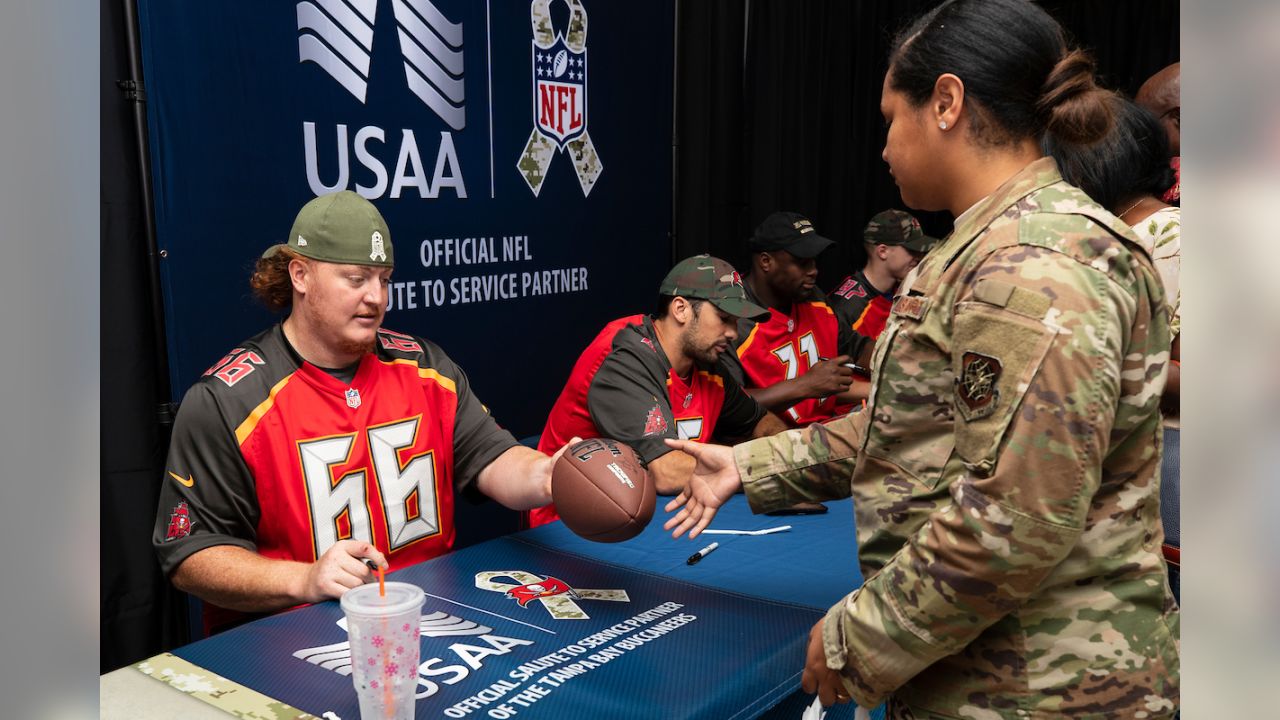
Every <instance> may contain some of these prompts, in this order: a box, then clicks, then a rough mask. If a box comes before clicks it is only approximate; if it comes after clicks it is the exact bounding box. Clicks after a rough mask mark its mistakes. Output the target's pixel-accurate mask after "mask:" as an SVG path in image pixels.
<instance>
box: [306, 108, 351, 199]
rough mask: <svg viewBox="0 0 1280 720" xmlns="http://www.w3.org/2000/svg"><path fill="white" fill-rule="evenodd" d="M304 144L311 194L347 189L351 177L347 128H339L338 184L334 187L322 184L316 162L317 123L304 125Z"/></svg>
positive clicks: (341, 126) (344, 126) (318, 194)
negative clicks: (348, 161)
mask: <svg viewBox="0 0 1280 720" xmlns="http://www.w3.org/2000/svg"><path fill="white" fill-rule="evenodd" d="M302 143H303V147H304V152H305V154H306V156H307V185H310V186H311V192H312V193H314V194H315V195H317V196H320V195H324V194H325V193H331V192H336V191H338V190H344V189H346V187H347V178H348V177H349V173H348V172H347V126H346V125H339V126H338V182H336V183H334V184H333V185H325V184H324V183H322V182H320V166H319V164H318V163H317V162H316V124H315V123H313V122H304V123H302Z"/></svg>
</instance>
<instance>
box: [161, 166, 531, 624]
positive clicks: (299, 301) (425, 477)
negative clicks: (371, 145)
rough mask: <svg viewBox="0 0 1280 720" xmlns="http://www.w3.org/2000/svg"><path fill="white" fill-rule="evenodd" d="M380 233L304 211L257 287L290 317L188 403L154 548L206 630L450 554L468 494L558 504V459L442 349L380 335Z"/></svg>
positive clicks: (367, 211) (326, 212)
mask: <svg viewBox="0 0 1280 720" xmlns="http://www.w3.org/2000/svg"><path fill="white" fill-rule="evenodd" d="M393 261H394V254H393V248H392V245H391V233H390V231H389V230H388V229H387V225H386V222H385V221H384V220H383V218H382V216H381V215H380V214H379V213H378V210H377V208H375V207H374V206H373V205H372V204H371V203H370V202H369V201H368V200H365V199H364V198H362V197H360V196H359V195H357V194H355V193H353V192H349V191H343V192H338V193H333V194H329V195H324V196H321V197H318V198H315V199H314V200H312V201H311V202H308V203H307V204H306V205H305V206H304V207H303V208H302V210H301V211H300V212H299V213H298V216H297V219H296V220H295V221H294V224H293V228H292V230H291V231H290V233H289V239H288V242H287V243H284V244H280V245H275V246H273V247H271V248H269V249H268V250H267V251H266V253H265V254H264V255H263V256H262V258H260V259H259V260H258V263H257V266H256V268H255V271H254V274H253V277H252V280H251V285H252V287H253V289H254V292H255V294H256V295H257V296H258V297H259V298H260V299H261V300H263V301H264V303H265V304H266V305H267V306H268V307H269V308H271V309H273V310H285V309H288V311H289V312H288V315H287V317H285V319H284V321H283V322H281V323H279V324H277V325H275V326H273V327H271V328H269V329H267V330H265V331H264V332H262V333H260V334H258V335H256V336H254V337H253V338H251V339H249V340H246V341H245V342H243V343H241V344H240V345H238V346H237V347H236V348H235V349H233V350H231V352H229V353H227V355H226V356H225V357H224V358H222V359H221V360H219V361H218V362H217V363H215V364H214V365H213V366H212V367H211V368H209V370H208V371H207V372H205V374H204V376H203V377H201V378H200V379H199V380H198V381H197V382H196V384H195V385H194V386H192V388H191V389H190V390H189V391H188V392H187V394H186V397H185V398H184V399H183V402H182V407H181V409H180V410H179V412H178V416H177V420H176V422H175V424H174V430H173V440H172V444H171V446H170V448H169V457H168V460H167V461H166V469H167V477H166V479H165V482H164V483H163V485H162V489H161V494H160V503H159V508H158V511H157V517H156V525H155V530H154V533H153V537H152V541H153V544H154V546H155V548H156V552H157V554H158V555H159V557H160V563H161V566H162V567H163V569H164V571H165V573H167V574H168V575H169V576H170V578H171V579H172V581H173V583H174V585H175V586H176V587H178V588H179V589H180V590H184V591H186V592H189V593H192V594H194V595H196V596H198V597H200V598H201V599H202V600H204V601H205V610H206V612H205V628H206V632H208V631H212V630H216V629H218V628H219V627H220V626H226V625H229V624H230V623H231V622H233V621H236V620H240V619H243V617H244V613H257V612H270V611H275V610H280V609H282V608H287V607H290V606H293V605H298V604H301V603H308V602H318V601H321V600H326V599H330V598H336V597H339V596H340V595H341V594H342V593H343V592H344V591H345V590H347V589H348V588H351V587H355V586H357V585H359V584H361V583H364V582H366V581H369V580H370V579H371V578H372V576H371V574H370V569H369V567H368V566H367V565H366V562H365V561H372V562H373V563H375V564H376V565H378V566H379V567H383V568H385V567H387V566H388V565H391V566H394V567H404V566H405V565H409V564H412V563H416V562H420V561H422V560H426V559H429V558H432V557H436V556H438V555H441V554H443V553H445V552H448V550H449V549H450V547H451V546H452V544H453V540H454V525H453V506H454V500H455V495H456V494H458V493H461V494H464V495H467V496H472V497H475V498H478V497H479V496H481V495H487V496H488V497H491V498H493V499H496V500H498V501H499V502H501V503H502V504H503V505H506V506H508V507H511V508H513V509H516V510H527V509H529V508H533V507H538V506H541V505H544V504H546V503H547V502H548V501H549V500H550V497H551V465H552V459H551V458H550V457H548V456H546V455H544V454H542V453H540V452H536V451H534V450H531V449H529V448H525V447H523V446H521V445H519V444H518V443H517V442H516V440H515V439H514V438H513V437H512V436H511V434H510V433H509V432H507V431H506V430H504V429H502V428H501V427H499V426H498V424H497V423H496V422H494V420H493V418H491V417H490V416H489V413H488V410H486V409H485V407H484V405H483V404H481V402H480V400H479V399H478V398H476V396H475V395H474V394H473V393H472V391H471V386H470V383H469V382H468V380H467V376H466V373H464V372H463V371H462V369H461V368H459V367H458V366H457V365H456V364H454V362H453V361H452V360H450V359H449V357H448V355H446V354H445V353H444V351H443V350H441V349H440V347H439V346H437V345H435V344H434V343H431V342H430V341H427V340H424V339H422V338H420V337H414V336H411V335H406V334H402V333H398V332H393V331H391V330H387V329H385V328H382V327H381V325H382V319H383V314H384V313H385V311H386V308H387V286H388V283H389V280H390V277H391V270H392V267H393V264H394V263H393Z"/></svg>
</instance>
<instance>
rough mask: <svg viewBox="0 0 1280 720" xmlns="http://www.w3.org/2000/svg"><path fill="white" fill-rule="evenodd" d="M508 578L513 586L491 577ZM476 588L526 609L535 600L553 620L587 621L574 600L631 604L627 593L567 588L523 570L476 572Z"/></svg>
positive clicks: (556, 579)
mask: <svg viewBox="0 0 1280 720" xmlns="http://www.w3.org/2000/svg"><path fill="white" fill-rule="evenodd" d="M500 577H505V578H510V579H512V580H515V582H514V583H507V582H498V581H496V580H495V579H494V578H500ZM476 587H477V588H479V589H481V590H488V591H490V592H500V593H502V594H504V595H507V596H509V597H511V598H513V599H515V600H516V601H517V602H519V603H520V606H521V607H524V606H526V605H527V604H528V603H529V601H531V600H537V601H538V602H540V603H542V606H543V607H544V608H546V609H547V612H548V613H550V614H551V617H553V618H555V619H556V620H586V619H588V618H590V617H591V616H590V615H587V613H586V612H585V611H584V610H583V609H582V608H580V607H578V603H576V602H574V601H575V600H608V601H610V602H631V598H630V597H628V596H627V591H626V590H592V589H586V588H573V587H569V586H568V584H567V583H565V582H564V581H563V580H560V579H558V578H553V577H543V576H541V575H535V574H534V573H531V572H526V571H524V570H491V571H488V572H479V573H476Z"/></svg>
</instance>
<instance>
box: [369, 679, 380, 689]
mask: <svg viewBox="0 0 1280 720" xmlns="http://www.w3.org/2000/svg"><path fill="white" fill-rule="evenodd" d="M369 687H371V688H373V689H374V690H377V689H378V681H377V680H374V681H373V682H371V683H369Z"/></svg>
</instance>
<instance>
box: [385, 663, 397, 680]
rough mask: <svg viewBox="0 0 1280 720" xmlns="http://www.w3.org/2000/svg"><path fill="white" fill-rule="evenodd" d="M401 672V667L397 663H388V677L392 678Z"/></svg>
mask: <svg viewBox="0 0 1280 720" xmlns="http://www.w3.org/2000/svg"><path fill="white" fill-rule="evenodd" d="M399 671H400V666H399V665H397V664H395V663H387V677H391V676H392V675H395V674H396V673H397V672H399Z"/></svg>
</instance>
